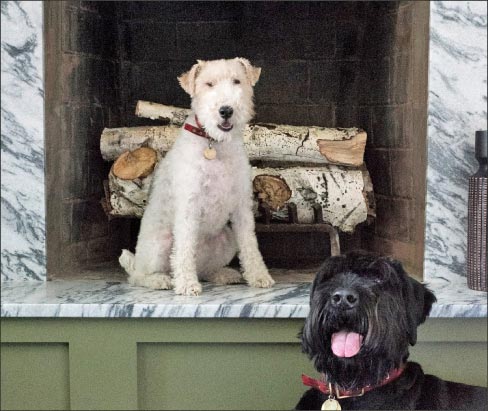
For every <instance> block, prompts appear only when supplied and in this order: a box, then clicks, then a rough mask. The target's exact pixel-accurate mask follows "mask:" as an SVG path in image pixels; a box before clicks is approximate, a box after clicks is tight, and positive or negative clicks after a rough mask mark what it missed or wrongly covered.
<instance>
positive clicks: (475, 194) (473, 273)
mask: <svg viewBox="0 0 488 411" xmlns="http://www.w3.org/2000/svg"><path fill="white" fill-rule="evenodd" d="M475 156H476V159H477V160H478V162H479V165H480V167H479V169H478V171H477V172H476V173H475V174H474V175H472V176H471V177H470V178H469V196H468V287H469V288H471V289H473V290H479V291H487V284H486V276H487V265H488V260H487V254H486V247H487V243H488V215H487V214H488V135H487V131H486V130H483V131H477V132H476V143H475Z"/></svg>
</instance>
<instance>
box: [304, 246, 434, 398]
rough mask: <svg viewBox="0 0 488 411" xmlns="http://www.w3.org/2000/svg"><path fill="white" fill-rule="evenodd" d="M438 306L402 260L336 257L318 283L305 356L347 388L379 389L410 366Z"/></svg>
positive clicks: (307, 323) (324, 267)
mask: <svg viewBox="0 0 488 411" xmlns="http://www.w3.org/2000/svg"><path fill="white" fill-rule="evenodd" d="M434 302H435V296H434V294H432V292H430V291H429V290H427V289H426V288H425V287H424V286H423V285H422V284H420V283H419V282H418V281H416V280H414V279H412V278H409V277H408V275H407V274H406V273H405V271H404V269H403V267H402V265H401V264H400V263H399V262H398V261H395V260H392V259H389V258H386V257H378V256H377V255H373V254H365V253H351V254H347V255H345V256H339V257H331V258H329V259H328V260H327V261H326V262H325V263H324V264H323V265H322V267H321V268H320V270H319V272H318V274H317V276H316V277H315V280H314V282H313V284H312V290H311V296H310V314H309V315H308V317H307V319H306V321H305V325H304V328H303V331H302V335H301V338H302V348H303V351H304V352H306V353H307V354H308V355H309V357H310V358H311V359H312V360H313V362H314V365H315V368H316V369H317V371H319V372H323V373H325V375H326V380H327V381H329V382H332V383H335V384H338V385H339V386H340V387H342V388H346V389H354V388H360V387H364V386H365V385H368V384H370V385H373V384H377V383H379V382H380V381H381V380H383V379H384V378H386V377H387V375H388V372H389V371H391V370H392V369H394V368H397V367H399V366H400V365H401V364H402V363H403V362H404V361H406V359H407V358H408V346H409V344H410V345H414V344H415V343H416V340H417V327H418V325H419V324H421V323H422V322H424V321H425V319H426V317H427V316H428V314H429V312H430V309H431V307H432V304H433V303H434Z"/></svg>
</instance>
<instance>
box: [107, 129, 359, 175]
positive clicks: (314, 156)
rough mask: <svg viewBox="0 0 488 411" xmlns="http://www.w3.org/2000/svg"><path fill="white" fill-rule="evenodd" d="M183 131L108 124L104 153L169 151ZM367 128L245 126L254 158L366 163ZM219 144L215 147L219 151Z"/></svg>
mask: <svg viewBox="0 0 488 411" xmlns="http://www.w3.org/2000/svg"><path fill="white" fill-rule="evenodd" d="M179 132H180V129H179V127H177V126H173V125H167V126H143V127H123V128H111V129H109V128H106V129H104V130H103V132H102V136H101V139H100V150H101V152H102V157H103V158H104V159H105V160H107V161H111V160H115V159H116V158H117V157H118V156H119V155H120V154H122V153H123V152H125V151H127V150H135V149H136V148H139V147H150V148H152V149H154V150H156V151H158V152H159V153H160V154H164V153H166V152H167V151H168V150H169V149H170V148H171V146H172V145H173V143H174V141H175V140H176V138H177V137H178V135H179ZM366 138H367V136H366V132H365V131H363V130H361V129H358V128H324V127H304V126H286V125H279V124H252V125H248V126H246V128H245V130H244V136H243V139H244V145H245V147H246V151H247V154H248V156H249V159H250V160H251V161H253V160H261V161H275V162H282V163H293V162H295V163H307V164H338V165H345V166H354V167H356V166H360V165H361V164H363V158H364V148H365V146H366ZM218 144H219V143H217V144H216V145H215V148H216V149H217V151H218Z"/></svg>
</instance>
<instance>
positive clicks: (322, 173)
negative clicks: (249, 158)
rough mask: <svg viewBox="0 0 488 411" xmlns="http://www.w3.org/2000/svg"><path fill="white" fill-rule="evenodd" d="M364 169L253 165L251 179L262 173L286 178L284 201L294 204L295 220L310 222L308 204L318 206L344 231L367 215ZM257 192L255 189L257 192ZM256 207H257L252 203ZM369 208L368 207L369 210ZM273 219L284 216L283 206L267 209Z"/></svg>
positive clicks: (312, 216) (310, 206)
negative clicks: (265, 166)
mask: <svg viewBox="0 0 488 411" xmlns="http://www.w3.org/2000/svg"><path fill="white" fill-rule="evenodd" d="M363 174H368V172H367V171H366V170H365V169H364V170H361V169H357V170H352V169H348V168H345V167H339V166H332V165H331V166H323V167H291V168H258V167H253V179H256V178H260V177H262V176H276V177H279V178H280V179H282V180H283V181H286V184H287V186H288V187H289V189H290V191H291V196H290V198H289V200H288V201H287V202H293V203H295V204H296V206H297V214H298V222H299V223H312V222H313V221H314V213H313V208H312V206H313V205H314V204H319V205H320V206H321V207H322V213H323V218H324V221H325V222H326V223H329V224H330V225H332V226H334V227H337V228H338V229H339V230H341V231H344V232H352V231H354V228H355V227H356V226H357V225H358V224H359V223H362V222H363V221H366V219H367V217H368V208H369V204H368V200H367V196H366V195H365V193H364V190H365V189H368V190H372V187H366V188H365V185H364V176H363ZM258 196H259V193H258ZM255 208H257V207H255ZM369 211H370V212H371V210H369ZM271 215H272V217H274V218H275V219H277V220H287V219H288V213H287V209H286V207H283V208H281V209H279V210H273V209H272V211H271Z"/></svg>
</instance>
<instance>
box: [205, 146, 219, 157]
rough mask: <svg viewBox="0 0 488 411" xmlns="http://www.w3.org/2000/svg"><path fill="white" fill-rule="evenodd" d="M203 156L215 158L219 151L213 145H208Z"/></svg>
mask: <svg viewBox="0 0 488 411" xmlns="http://www.w3.org/2000/svg"><path fill="white" fill-rule="evenodd" d="M203 156H204V157H205V158H206V159H207V160H213V159H215V157H217V151H216V150H215V148H213V147H207V148H206V149H205V151H204V152H203Z"/></svg>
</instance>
